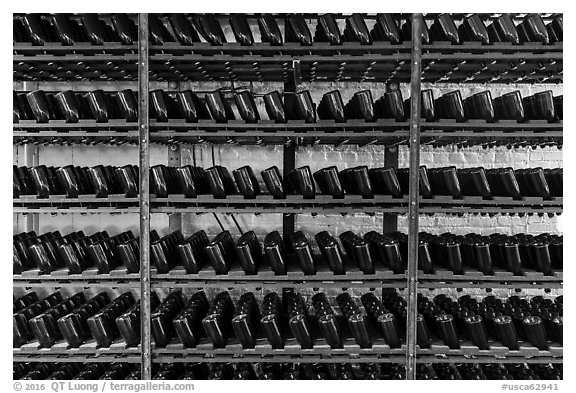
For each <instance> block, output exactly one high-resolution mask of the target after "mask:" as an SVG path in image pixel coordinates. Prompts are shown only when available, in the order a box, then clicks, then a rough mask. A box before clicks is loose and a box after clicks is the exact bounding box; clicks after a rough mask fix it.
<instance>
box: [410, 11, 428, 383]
mask: <svg viewBox="0 0 576 393" xmlns="http://www.w3.org/2000/svg"><path fill="white" fill-rule="evenodd" d="M422 23H424V20H423V18H422V14H412V67H411V75H410V186H409V195H408V201H409V203H408V320H407V325H408V326H407V332H408V334H407V335H406V337H407V343H406V344H407V347H408V351H407V353H406V378H407V379H416V318H417V315H418V314H417V313H418V310H417V302H416V299H417V293H418V286H417V284H418V207H419V206H418V204H419V197H420V185H419V181H420V179H419V178H418V175H419V172H418V169H419V167H420V105H421V104H420V100H421V97H420V94H421V93H420V90H421V89H420V85H421V83H420V81H421V80H420V78H421V73H422Z"/></svg>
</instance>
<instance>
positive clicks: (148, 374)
mask: <svg viewBox="0 0 576 393" xmlns="http://www.w3.org/2000/svg"><path fill="white" fill-rule="evenodd" d="M148 63H149V57H148V14H138V130H139V136H140V137H139V144H138V150H139V165H140V192H139V202H140V204H139V207H140V299H141V300H140V319H141V336H140V337H141V346H142V363H141V370H142V379H143V380H149V379H152V346H151V329H150V313H151V310H150V308H151V307H150V193H149V189H150V130H149V124H148V89H149V87H148V78H149V76H148Z"/></svg>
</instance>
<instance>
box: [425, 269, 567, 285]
mask: <svg viewBox="0 0 576 393" xmlns="http://www.w3.org/2000/svg"><path fill="white" fill-rule="evenodd" d="M563 276H564V275H563V272H562V271H561V270H560V271H554V272H553V274H552V275H550V276H547V275H544V273H541V272H537V271H535V270H532V269H524V275H522V276H515V275H514V274H513V273H512V272H507V271H504V270H499V269H495V270H494V274H493V275H488V274H484V273H482V272H481V271H478V270H474V269H471V268H468V267H466V268H465V269H464V274H454V273H453V272H452V271H450V270H447V269H445V268H436V269H435V272H434V273H424V272H423V271H422V270H420V271H419V272H418V279H419V280H430V281H432V280H433V281H446V282H450V281H454V282H458V281H485V282H509V283H510V284H512V283H516V282H562V281H563Z"/></svg>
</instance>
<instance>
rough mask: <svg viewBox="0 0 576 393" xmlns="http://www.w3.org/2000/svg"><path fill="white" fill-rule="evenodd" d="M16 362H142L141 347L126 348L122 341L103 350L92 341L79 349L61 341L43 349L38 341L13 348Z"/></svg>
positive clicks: (117, 341) (116, 341) (115, 342)
mask: <svg viewBox="0 0 576 393" xmlns="http://www.w3.org/2000/svg"><path fill="white" fill-rule="evenodd" d="M12 358H13V360H14V361H23V362H129V363H139V362H140V346H137V347H126V344H125V343H124V342H123V341H122V340H115V341H114V342H113V343H112V344H111V345H110V347H107V348H103V347H102V348H101V347H98V346H97V345H96V342H95V341H94V340H93V339H91V340H89V341H87V342H85V343H84V344H82V345H80V347H78V348H70V347H69V346H68V344H67V343H66V342H65V341H60V342H57V343H56V344H54V345H53V346H52V347H50V348H41V347H40V345H39V344H38V342H37V341H33V342H30V343H26V344H24V345H22V346H21V347H19V348H12Z"/></svg>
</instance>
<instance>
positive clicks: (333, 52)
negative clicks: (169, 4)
mask: <svg viewBox="0 0 576 393" xmlns="http://www.w3.org/2000/svg"><path fill="white" fill-rule="evenodd" d="M149 49H150V57H151V58H154V57H155V56H158V55H168V54H170V55H173V56H184V57H186V56H188V55H201V56H216V55H225V56H230V57H278V56H284V58H288V57H295V58H302V57H303V56H326V57H328V58H330V57H331V56H339V55H352V56H363V55H375V54H376V55H390V54H394V55H396V54H400V53H402V54H410V50H411V43H410V42H409V41H408V42H403V43H400V44H392V43H390V42H387V41H375V42H373V43H372V44H370V45H361V44H360V43H359V42H343V43H342V44H341V45H331V44H330V43H328V42H314V43H312V45H302V44H300V43H298V42H285V43H283V44H282V45H271V44H270V43H267V42H255V43H254V44H252V45H248V46H246V45H241V44H239V43H237V42H225V43H223V44H222V45H211V44H210V43H208V42H197V43H194V44H193V45H182V44H180V43H179V42H165V43H164V44H162V45H150V47H149Z"/></svg>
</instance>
